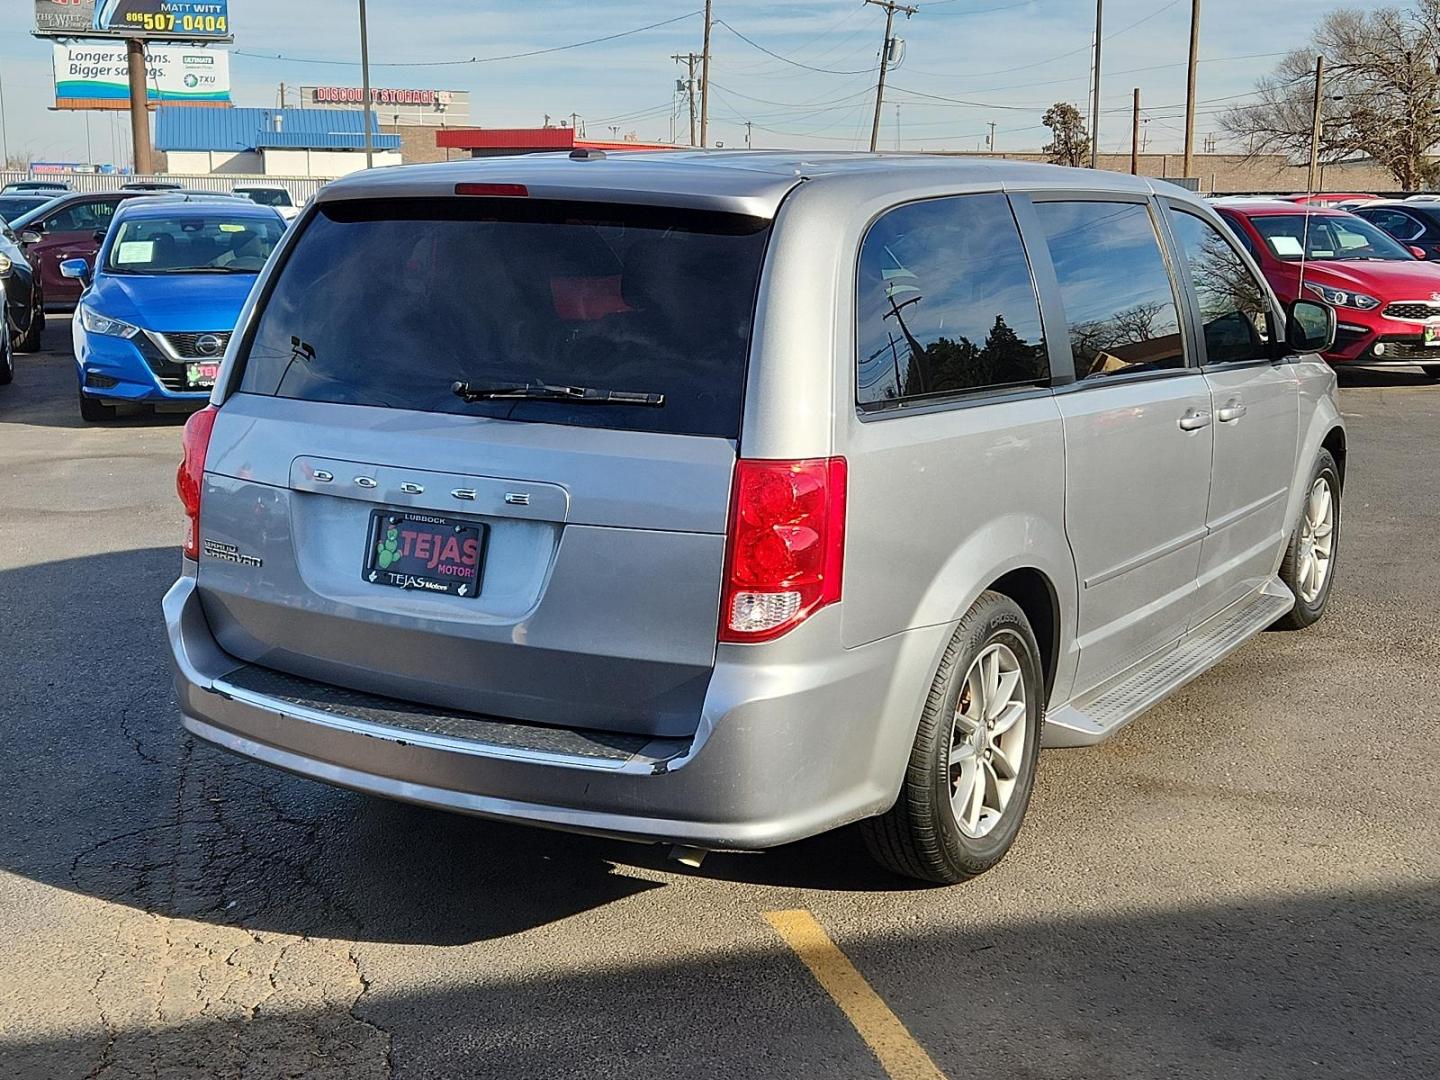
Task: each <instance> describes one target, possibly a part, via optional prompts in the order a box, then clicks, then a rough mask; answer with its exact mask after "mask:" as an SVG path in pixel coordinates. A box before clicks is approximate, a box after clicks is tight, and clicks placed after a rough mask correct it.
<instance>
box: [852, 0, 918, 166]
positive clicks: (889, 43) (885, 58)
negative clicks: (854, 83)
mask: <svg viewBox="0 0 1440 1080" xmlns="http://www.w3.org/2000/svg"><path fill="white" fill-rule="evenodd" d="M865 3H867V4H874V5H875V6H876V7H882V8H884V9H885V42H884V44H882V45H881V46H880V78H879V81H877V82H876V83H875V122H874V123H873V124H871V125H870V150H871V152H872V153H873V152H874V150H875V147H876V144H877V143H879V141H880V110H881V108H882V107H883V106H884V104H885V71H886V69H887V68H889V66H890V50H891V49H892V48H893V47H894V39H893V38H892V37H891V36H890V31H891V30H892V29H893V27H894V24H895V12H897V11H903V12H904V13H905V18H907V19H908V18H910V16H911V15H914V14H915V12H917V11H919V10H920V9H919V8H916V7H909V6H907V5H905V4H900V3H896V0H865Z"/></svg>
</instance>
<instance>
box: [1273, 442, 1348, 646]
mask: <svg viewBox="0 0 1440 1080" xmlns="http://www.w3.org/2000/svg"><path fill="white" fill-rule="evenodd" d="M1322 484H1323V485H1324V487H1325V488H1326V490H1327V492H1328V496H1329V501H1330V503H1329V514H1328V520H1327V519H1326V517H1325V516H1324V514H1323V512H1321V511H1322V508H1319V507H1316V506H1315V499H1316V491H1317V488H1318V487H1319V486H1320V485H1322ZM1340 504H1341V486H1340V469H1339V468H1338V467H1337V466H1336V464H1335V458H1334V457H1332V456H1331V454H1330V451H1329V450H1321V451H1320V453H1319V455H1318V456H1317V457H1316V459H1315V467H1314V469H1312V470H1311V473H1310V482H1309V484H1307V485H1306V488H1305V496H1304V498H1303V499H1302V501H1301V503H1300V519H1299V520H1298V521H1297V522H1296V523H1295V531H1294V532H1292V533H1291V534H1290V542H1289V543H1288V544H1286V545H1285V558H1284V559H1282V560H1281V562H1280V580H1281V581H1283V582H1284V583H1285V587H1286V588H1287V589H1289V590H1290V591H1291V592H1292V593H1293V594H1294V596H1295V606H1294V607H1293V608H1291V609H1290V611H1289V612H1288V613H1287V614H1286V615H1284V616H1283V617H1282V618H1281V619H1280V620H1279V621H1278V622H1276V624H1275V625H1276V626H1277V627H1279V628H1280V629H1282V630H1303V629H1305V627H1307V626H1311V625H1313V624H1314V623H1315V622H1317V621H1318V620H1319V619H1320V616H1321V615H1323V614H1325V604H1326V603H1327V602H1328V601H1329V599H1330V586H1331V585H1332V584H1333V583H1334V581H1335V562H1336V559H1337V558H1338V557H1339V555H1340V523H1341V514H1340ZM1317 513H1319V514H1320V518H1321V520H1320V521H1319V522H1317V521H1316V520H1315V518H1316V515H1317ZM1319 526H1328V528H1326V529H1325V530H1324V531H1323V532H1318V531H1317V529H1318V527H1319ZM1325 540H1328V546H1327V545H1325V544H1323V543H1322V541H1325ZM1322 551H1323V555H1322ZM1317 567H1318V568H1319V569H1317ZM1316 573H1319V574H1320V575H1321V576H1320V579H1319V581H1318V583H1317V582H1316V580H1315V577H1314V576H1313V575H1315V574H1316Z"/></svg>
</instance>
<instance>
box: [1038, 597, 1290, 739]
mask: <svg viewBox="0 0 1440 1080" xmlns="http://www.w3.org/2000/svg"><path fill="white" fill-rule="evenodd" d="M1294 606H1295V597H1294V596H1293V595H1292V594H1291V592H1290V590H1289V589H1287V588H1286V587H1285V586H1284V585H1282V584H1281V583H1280V582H1279V581H1278V580H1271V581H1267V582H1266V583H1265V585H1264V586H1263V587H1262V588H1261V589H1260V590H1259V591H1258V592H1255V593H1251V594H1250V595H1249V596H1247V597H1246V598H1245V599H1243V600H1240V601H1237V602H1236V603H1234V604H1231V605H1230V606H1229V607H1228V608H1226V609H1225V610H1224V611H1221V612H1219V613H1218V614H1217V615H1215V616H1214V617H1213V618H1211V619H1210V620H1209V621H1208V622H1206V623H1205V624H1203V625H1201V626H1198V627H1196V628H1195V629H1194V630H1193V631H1191V632H1190V633H1189V634H1187V635H1185V637H1183V638H1181V639H1180V640H1179V641H1178V642H1176V643H1175V644H1174V645H1173V646H1171V647H1170V648H1168V649H1166V650H1164V651H1163V652H1161V653H1160V654H1159V655H1158V656H1155V657H1152V658H1151V659H1150V660H1148V661H1146V662H1145V663H1144V664H1142V665H1141V666H1140V667H1138V668H1136V669H1134V670H1132V671H1131V672H1129V673H1128V674H1126V675H1122V676H1121V677H1120V679H1119V681H1117V682H1112V683H1111V684H1110V685H1108V686H1106V687H1103V688H1102V689H1101V690H1100V692H1099V693H1097V694H1093V695H1091V696H1090V697H1088V698H1083V699H1081V700H1079V701H1075V702H1071V703H1070V704H1068V705H1062V706H1061V707H1060V708H1058V709H1056V710H1055V711H1054V712H1052V713H1050V714H1049V716H1047V717H1046V719H1045V740H1044V745H1045V746H1047V747H1051V746H1094V745H1095V744H1096V743H1099V742H1104V741H1105V740H1106V739H1108V738H1109V737H1110V736H1111V735H1114V734H1115V732H1117V731H1119V730H1120V729H1121V728H1123V727H1124V726H1125V725H1126V724H1128V723H1129V722H1130V721H1131V720H1134V719H1135V718H1136V717H1137V716H1139V715H1140V714H1141V713H1143V712H1144V711H1145V710H1146V709H1149V708H1151V707H1152V706H1154V705H1156V704H1158V703H1159V702H1161V701H1162V700H1164V699H1165V698H1167V697H1169V696H1170V695H1171V694H1173V693H1174V692H1175V691H1176V690H1178V689H1180V687H1182V686H1184V685H1185V684H1186V683H1188V682H1190V681H1191V680H1192V679H1195V678H1198V677H1199V676H1200V675H1203V674H1204V673H1205V672H1206V671H1209V670H1210V668H1212V667H1214V666H1215V665H1216V664H1218V663H1219V662H1220V661H1221V660H1223V659H1224V658H1225V657H1227V656H1229V655H1230V654H1231V653H1232V652H1234V651H1235V650H1236V649H1238V648H1240V646H1241V645H1244V644H1245V642H1247V641H1249V640H1250V639H1251V638H1252V637H1254V636H1255V635H1256V634H1258V633H1259V632H1260V631H1261V630H1264V629H1265V628H1266V627H1267V626H1270V625H1271V624H1272V623H1274V622H1275V620H1276V619H1278V618H1280V617H1281V616H1282V615H1284V614H1285V613H1286V612H1287V611H1289V610H1290V609H1291V608H1292V607H1294Z"/></svg>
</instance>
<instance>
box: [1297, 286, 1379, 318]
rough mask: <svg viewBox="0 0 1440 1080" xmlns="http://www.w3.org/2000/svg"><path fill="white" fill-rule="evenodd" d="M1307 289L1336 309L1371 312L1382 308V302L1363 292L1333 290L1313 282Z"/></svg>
mask: <svg viewBox="0 0 1440 1080" xmlns="http://www.w3.org/2000/svg"><path fill="white" fill-rule="evenodd" d="M1305 288H1307V289H1309V290H1310V291H1311V292H1312V293H1314V294H1315V295H1316V296H1318V297H1320V299H1321V300H1324V301H1325V302H1326V303H1327V304H1334V305H1335V306H1336V307H1353V308H1359V309H1360V310H1361V311H1369V310H1370V309H1371V308H1377V307H1379V306H1380V301H1379V300H1376V299H1375V297H1373V296H1366V295H1365V294H1364V293H1361V292H1346V291H1345V290H1344V289H1332V288H1331V287H1330V286H1329V285H1317V284H1315V282H1313V281H1307V282H1306V283H1305Z"/></svg>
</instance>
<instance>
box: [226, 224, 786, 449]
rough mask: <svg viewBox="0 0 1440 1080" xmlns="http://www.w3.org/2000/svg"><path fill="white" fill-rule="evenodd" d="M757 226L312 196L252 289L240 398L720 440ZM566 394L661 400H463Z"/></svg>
mask: <svg viewBox="0 0 1440 1080" xmlns="http://www.w3.org/2000/svg"><path fill="white" fill-rule="evenodd" d="M767 235H768V223H767V222H764V221H762V220H759V219H755V218H749V217H742V216H737V215H729V214H718V213H712V212H701V211H692V210H681V209H668V208H660V207H624V206H614V205H609V204H606V205H600V204H593V203H591V204H586V203H561V202H551V201H543V200H531V199H503V198H502V199H491V198H439V199H402V200H385V201H380V200H374V201H371V200H363V201H362V200H357V201H351V202H334V203H326V204H322V205H321V206H320V207H319V209H318V212H317V213H315V214H314V216H313V217H312V218H311V219H310V221H309V224H308V225H306V226H304V232H303V234H302V235H301V236H299V237H298V238H297V240H296V243H295V247H294V248H293V249H292V251H291V252H290V254H289V255H288V257H287V258H286V261H285V264H284V267H283V269H282V270H281V272H280V273H279V275H278V277H277V279H276V283H275V286H274V288H273V290H272V291H271V293H270V295H269V297H268V298H267V299H266V300H265V303H264V308H263V310H262V312H261V315H260V319H259V323H258V325H257V327H256V330H255V333H254V336H253V340H252V342H251V344H250V347H249V352H248V358H247V359H246V360H245V361H244V370H243V374H242V376H241V382H240V387H239V389H240V390H241V391H242V392H248V393H255V394H268V395H274V396H278V397H286V398H297V399H301V400H305V401H328V402H341V403H347V404H355V405H376V406H383V407H389V408H396V409H420V410H426V411H432V412H450V413H461V414H466V415H473V416H487V417H498V418H502V419H509V420H523V421H529V422H535V423H554V424H571V425H577V426H586V427H607V428H624V429H627V430H632V431H659V432H670V433H676V434H690V435H717V436H722V437H725V438H736V437H737V436H738V435H739V429H740V411H741V402H742V397H743V393H744V381H745V361H746V356H747V353H748V349H749V341H750V327H751V321H752V318H753V315H754V309H755V293H756V287H757V283H758V281H759V276H760V266H761V261H762V258H763V255H764V247H765V240H766V237H767ZM457 382H459V383H464V384H466V385H467V386H468V387H469V388H471V389H472V390H476V389H496V388H501V389H504V388H516V387H541V386H551V387H554V386H573V387H586V388H590V389H593V390H597V391H619V392H622V393H631V394H660V395H664V401H663V404H662V405H660V406H659V407H655V406H653V405H637V404H616V403H613V402H612V403H609V404H603V405H602V404H588V405H579V404H574V403H571V402H566V401H533V400H499V401H494V400H492V401H471V402H467V401H465V400H463V399H462V398H461V397H460V396H459V395H457V394H456V393H455V392H454V390H453V387H454V385H455V384H456V383H457Z"/></svg>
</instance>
